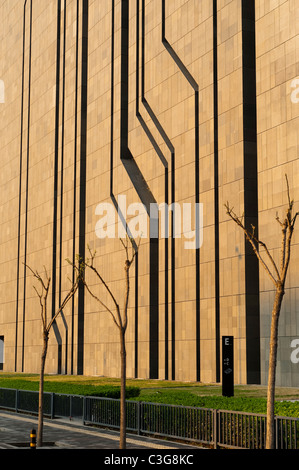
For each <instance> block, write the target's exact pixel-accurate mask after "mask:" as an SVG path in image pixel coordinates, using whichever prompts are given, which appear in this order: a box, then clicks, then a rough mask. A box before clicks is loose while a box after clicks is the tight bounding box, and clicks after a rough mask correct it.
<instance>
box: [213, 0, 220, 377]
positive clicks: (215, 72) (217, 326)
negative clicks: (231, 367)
mask: <svg viewBox="0 0 299 470" xmlns="http://www.w3.org/2000/svg"><path fill="white" fill-rule="evenodd" d="M217 32H218V22H217V0H214V1H213V66H214V68H213V80H214V91H213V93H214V213H215V221H214V227H215V335H216V337H215V341H216V351H215V353H216V382H220V297H219V296H220V291H219V177H218V48H217V47H218V40H217Z"/></svg>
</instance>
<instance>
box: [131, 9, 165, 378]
mask: <svg viewBox="0 0 299 470" xmlns="http://www.w3.org/2000/svg"><path fill="white" fill-rule="evenodd" d="M141 5H142V10H141V87H140V86H139V81H140V80H139V50H140V47H139V41H140V32H139V30H140V24H139V22H140V14H139V7H140V2H139V0H137V1H136V15H137V19H136V117H137V119H138V121H139V123H140V124H141V127H142V129H143V131H144V132H145V134H146V135H147V137H148V139H149V141H150V143H151V145H152V146H153V148H154V150H155V153H156V155H157V157H158V158H159V160H160V162H161V164H162V165H163V168H164V185H165V187H164V202H165V203H166V204H168V162H167V159H166V158H165V156H164V154H163V152H162V151H161V149H160V147H159V145H158V143H157V141H156V139H155V138H154V136H153V134H152V133H151V131H150V129H149V127H148V126H147V124H146V122H145V120H144V119H143V117H142V115H141V113H140V108H139V88H141V102H142V104H143V107H144V108H145V110H146V111H147V113H148V115H149V116H150V118H151V120H152V122H153V124H154V126H155V127H156V129H157V130H158V132H159V134H160V135H161V137H162V139H163V140H164V142H165V143H166V145H167V147H168V148H169V150H170V151H171V152H172V151H173V146H172V145H171V143H170V140H169V138H168V137H167V135H166V133H165V131H164V129H163V128H162V126H161V124H160V122H159V120H158V118H157V116H156V115H155V113H154V111H153V109H152V108H151V106H150V105H149V103H148V101H147V99H146V97H145V0H142V3H141ZM157 222H158V226H159V221H157ZM158 240H159V228H158V233H157V242H156V245H157V246H156V250H157V252H156V254H155V257H156V260H157V265H156V266H155V263H154V262H151V266H150V272H151V281H150V282H151V286H152V290H151V299H152V300H151V303H152V304H155V303H156V304H157V305H156V307H153V309H152V315H151V318H152V320H153V322H152V323H153V324H152V327H151V343H152V349H154V354H158V341H159V330H158V323H159V321H158V308H159V307H158V303H159V295H158V285H159V284H158V282H157V281H158V276H159V268H158V262H159V258H158V256H159V248H158ZM150 243H151V246H153V243H154V240H150ZM164 248H165V259H164V268H165V274H164V280H165V299H164V308H165V313H164V328H165V332H164V340H165V346H164V354H165V361H164V368H165V372H164V377H165V379H168V237H166V238H165V242H164ZM153 298H154V299H155V302H153ZM154 309H155V310H154ZM155 323H156V324H155ZM153 331H154V332H155V333H154V335H153V334H152V332H153ZM153 339H154V341H153ZM155 342H156V343H157V344H155ZM156 375H158V369H157V371H156Z"/></svg>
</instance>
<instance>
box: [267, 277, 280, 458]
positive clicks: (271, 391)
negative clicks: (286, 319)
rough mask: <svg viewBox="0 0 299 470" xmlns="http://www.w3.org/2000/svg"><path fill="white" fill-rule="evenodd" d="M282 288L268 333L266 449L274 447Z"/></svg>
mask: <svg viewBox="0 0 299 470" xmlns="http://www.w3.org/2000/svg"><path fill="white" fill-rule="evenodd" d="M283 296H284V288H283V286H282V285H279V286H278V287H277V290H276V294H275V301H274V305H273V310H272V320H271V333H270V352H269V371H268V392H267V437H266V449H274V448H275V436H274V405H275V376H276V361H277V347H278V322H279V314H280V308H281V303H282V299H283Z"/></svg>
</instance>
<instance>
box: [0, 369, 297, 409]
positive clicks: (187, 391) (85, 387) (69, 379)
mask: <svg viewBox="0 0 299 470" xmlns="http://www.w3.org/2000/svg"><path fill="white" fill-rule="evenodd" d="M38 386H39V376H38V375H35V374H18V373H5V372H0V387H4V388H15V389H23V390H38ZM119 386H120V380H119V379H117V378H108V377H91V376H90V377H89V376H70V375H46V376H45V391H49V392H55V393H67V394H78V395H90V394H93V395H94V394H97V393H98V394H99V395H102V396H110V395H109V394H110V393H111V390H113V389H114V390H115V388H116V387H117V388H118V390H119ZM127 386H128V389H130V388H132V390H133V392H134V393H132V394H131V395H129V398H130V399H133V400H142V401H147V402H149V401H150V402H159V403H169V404H175V405H185V406H199V407H208V408H217V409H228V410H235V411H243V412H252V413H263V414H265V413H266V396H267V387H265V386H260V385H235V388H234V397H230V398H227V397H222V388H221V385H219V384H201V383H198V382H194V383H189V382H188V383H185V382H177V381H166V380H145V379H127ZM133 387H134V388H137V392H136V389H133ZM105 390H106V392H105V393H107V394H106V395H105V393H104V394H103V391H105ZM136 394H137V395H138V396H136ZM111 396H114V395H111ZM292 399H295V400H298V402H296V403H292V402H288V401H285V400H292ZM283 400H284V401H283ZM282 401H283V402H282ZM275 412H276V414H277V415H280V416H293V417H297V418H299V389H298V388H288V387H277V388H276V409H275Z"/></svg>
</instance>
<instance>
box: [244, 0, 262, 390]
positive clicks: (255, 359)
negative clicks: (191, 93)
mask: <svg viewBox="0 0 299 470" xmlns="http://www.w3.org/2000/svg"><path fill="white" fill-rule="evenodd" d="M242 49H243V50H242V57H243V140H244V217H245V225H246V226H247V227H250V226H251V224H253V225H254V226H255V227H256V235H257V236H258V177H257V124H256V56H255V2H254V0H242ZM245 289H246V290H245V292H246V299H245V301H246V362H247V363H246V368H247V383H260V327H259V323H260V322H259V265H258V260H257V258H256V256H255V254H254V253H253V251H252V248H251V246H250V244H249V243H247V242H246V243H245Z"/></svg>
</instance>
